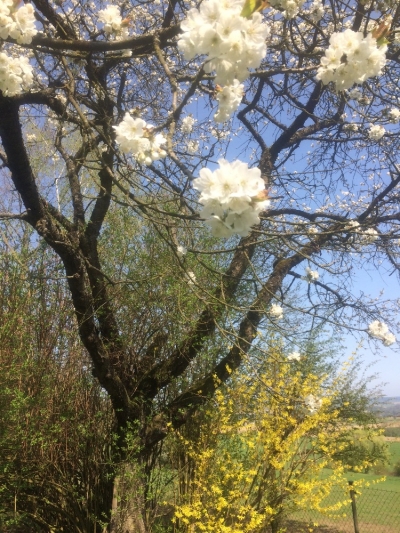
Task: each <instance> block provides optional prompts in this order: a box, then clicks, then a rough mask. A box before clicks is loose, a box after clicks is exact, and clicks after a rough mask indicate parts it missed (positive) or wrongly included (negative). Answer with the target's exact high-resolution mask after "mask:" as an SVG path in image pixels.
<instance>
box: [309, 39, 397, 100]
mask: <svg viewBox="0 0 400 533" xmlns="http://www.w3.org/2000/svg"><path fill="white" fill-rule="evenodd" d="M329 43H330V46H329V48H328V49H327V50H326V51H325V56H324V57H322V58H321V64H320V67H319V68H318V72H317V76H316V77H317V79H318V80H321V81H322V83H324V84H325V85H327V84H328V83H329V82H334V83H335V84H336V89H337V90H343V89H349V88H350V87H351V86H352V85H353V84H354V83H363V82H364V81H365V80H366V79H367V78H370V77H372V76H377V75H379V74H380V73H381V70H382V69H383V67H384V66H385V63H386V50H387V45H382V46H379V47H378V45H377V41H376V39H375V38H374V37H373V36H372V34H370V33H369V34H368V35H367V36H366V37H364V35H363V33H362V32H355V31H352V30H350V29H347V30H345V31H344V32H341V33H333V34H332V35H331V38H330V40H329Z"/></svg>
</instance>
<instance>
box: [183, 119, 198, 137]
mask: <svg viewBox="0 0 400 533" xmlns="http://www.w3.org/2000/svg"><path fill="white" fill-rule="evenodd" d="M195 122H196V119H194V118H193V117H191V116H190V115H188V116H187V117H185V118H184V119H182V127H181V130H182V133H191V132H192V130H193V126H194V123H195Z"/></svg>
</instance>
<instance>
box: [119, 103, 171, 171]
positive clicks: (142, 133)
mask: <svg viewBox="0 0 400 533" xmlns="http://www.w3.org/2000/svg"><path fill="white" fill-rule="evenodd" d="M114 129H115V132H116V134H117V137H116V141H117V143H118V144H119V145H120V147H121V150H122V151H123V152H131V153H132V154H133V155H134V157H135V158H136V160H137V161H138V162H139V163H142V164H145V165H151V163H152V162H153V161H157V160H158V159H161V158H162V157H165V156H166V155H167V153H166V152H165V150H163V149H162V148H161V147H162V146H163V145H164V144H165V143H166V139H165V137H164V136H163V135H162V134H161V133H157V134H154V133H153V126H152V125H151V124H146V122H145V121H144V120H143V119H141V118H132V117H131V115H130V114H129V113H126V114H125V116H124V118H123V120H122V122H121V123H120V124H119V125H118V126H114Z"/></svg>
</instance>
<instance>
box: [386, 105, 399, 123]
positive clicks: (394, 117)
mask: <svg viewBox="0 0 400 533" xmlns="http://www.w3.org/2000/svg"><path fill="white" fill-rule="evenodd" d="M388 117H389V120H390V122H399V120H400V110H399V109H397V108H396V107H393V108H392V109H391V110H390V111H389V113H388Z"/></svg>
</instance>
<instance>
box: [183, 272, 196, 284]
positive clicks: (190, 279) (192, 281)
mask: <svg viewBox="0 0 400 533" xmlns="http://www.w3.org/2000/svg"><path fill="white" fill-rule="evenodd" d="M185 277H186V281H187V283H188V285H194V284H195V283H196V282H197V279H196V275H195V273H194V272H192V271H191V270H189V271H188V272H186V274H185Z"/></svg>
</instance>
